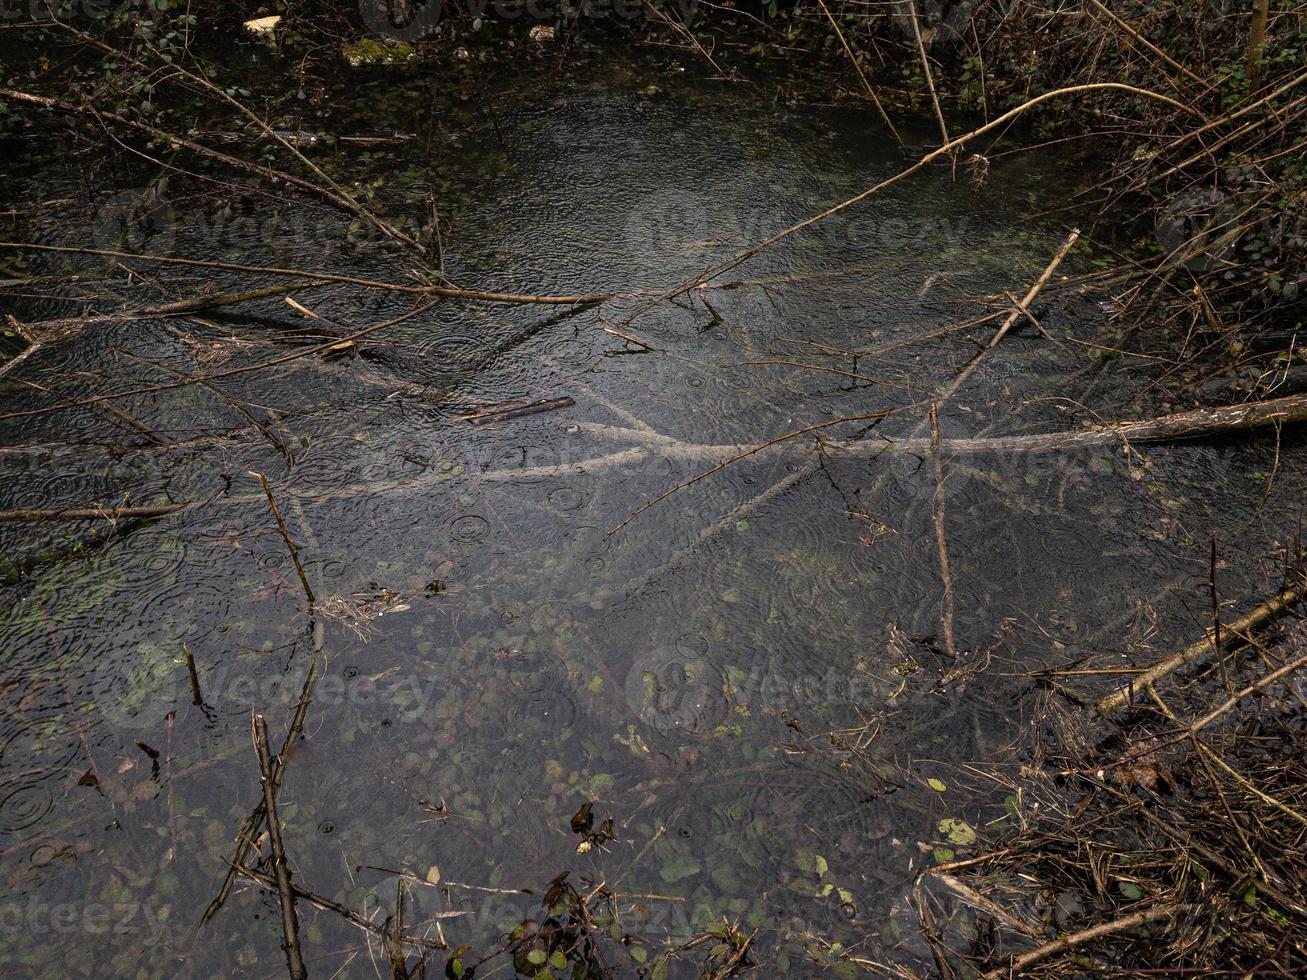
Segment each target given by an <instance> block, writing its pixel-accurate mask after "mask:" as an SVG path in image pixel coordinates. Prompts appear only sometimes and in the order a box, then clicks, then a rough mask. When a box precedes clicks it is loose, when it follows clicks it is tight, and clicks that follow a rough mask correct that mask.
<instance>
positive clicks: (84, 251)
mask: <svg viewBox="0 0 1307 980" xmlns="http://www.w3.org/2000/svg"><path fill="white" fill-rule="evenodd" d="M2 92H3V90H0V93H2ZM0 248H7V249H16V250H18V251H26V252H65V253H68V254H71V255H102V256H105V257H106V258H119V259H136V260H139V261H141V262H158V263H160V264H162V265H187V266H193V267H198V268H203V269H222V270H224V271H227V272H248V273H253V274H256V275H265V276H299V277H301V278H304V279H316V280H319V281H321V282H339V283H344V284H346V285H351V286H363V287H365V288H367V289H379V290H384V291H386V292H392V293H411V294H414V295H417V296H439V297H441V298H442V299H466V300H479V301H481V302H484V303H517V304H543V305H549V306H574V305H578V304H585V303H602V302H603V301H605V300H609V299H614V298H615V297H616V296H618V295H619V294H617V293H578V294H576V295H570V296H568V295H559V296H536V295H533V294H530V293H497V292H493V291H489V290H484V289H455V288H453V287H450V286H435V285H430V284H423V285H421V286H404V285H400V284H399V283H393V282H384V281H382V280H379V279H361V278H359V277H357V276H342V275H336V274H334V273H330V272H310V271H308V270H305V269H282V268H277V267H274V266H266V265H241V264H239V263H236V262H216V261H208V260H203V259H184V258H179V257H177V256H172V255H152V254H144V253H136V252H117V251H114V250H113V249H108V248H78V247H76V246H72V245H31V244H28V243H26V242H0Z"/></svg>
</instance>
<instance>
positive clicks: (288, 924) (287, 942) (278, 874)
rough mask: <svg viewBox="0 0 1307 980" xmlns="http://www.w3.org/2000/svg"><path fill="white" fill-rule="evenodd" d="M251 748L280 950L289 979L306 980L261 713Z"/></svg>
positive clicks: (306, 972)
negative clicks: (276, 907)
mask: <svg viewBox="0 0 1307 980" xmlns="http://www.w3.org/2000/svg"><path fill="white" fill-rule="evenodd" d="M254 748H255V749H256V750H257V752H258V754H259V780H260V782H262V784H263V809H264V812H265V813H266V814H267V816H268V840H269V842H270V844H271V846H272V870H273V875H274V877H275V878H276V880H277V894H278V896H279V897H280V900H281V928H282V933H283V936H284V939H283V942H282V949H283V950H284V951H285V953H286V965H287V967H288V968H289V969H290V975H291V978H292V980H307V978H308V975H309V973H308V970H306V969H305V968H304V956H303V954H302V953H301V952H300V936H299V918H298V917H297V916H296V914H295V893H294V892H293V891H291V887H290V869H289V868H287V867H286V845H285V842H284V841H283V840H282V837H281V818H280V816H279V815H278V813H277V790H276V778H275V774H274V773H273V771H272V757H271V754H270V753H269V751H268V723H267V722H266V721H265V720H264V718H263V715H255V716H254Z"/></svg>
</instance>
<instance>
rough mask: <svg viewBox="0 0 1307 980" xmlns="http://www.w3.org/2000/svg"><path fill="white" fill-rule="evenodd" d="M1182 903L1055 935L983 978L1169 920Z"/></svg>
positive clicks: (1015, 971)
mask: <svg viewBox="0 0 1307 980" xmlns="http://www.w3.org/2000/svg"><path fill="white" fill-rule="evenodd" d="M1181 908H1182V906H1179V905H1172V904H1169V903H1163V904H1160V905H1155V906H1153V907H1152V908H1150V909H1144V910H1143V911H1142V912H1136V913H1134V914H1133V915H1127V916H1125V917H1124V918H1120V919H1116V920H1114V921H1112V922H1103V923H1100V924H1099V925H1096V926H1090V927H1089V928H1088V929H1082V930H1080V931H1079V932H1073V933H1071V934H1069V935H1065V936H1058V938H1056V939H1054V940H1053V941H1052V942H1049V943H1045V944H1044V945H1043V946H1040V947H1039V948H1038V949H1032V950H1031V951H1030V952H1028V953H1022V954H1021V955H1020V956H1018V957H1017V958H1016V959H1015V960H1013V961H1012V964H1011V965H1010V966H1005V967H1003V968H1001V969H998V970H991V971H990V972H989V973H986V974H985V977H986V980H998V978H999V977H1010V976H1016V975H1018V974H1019V973H1020V972H1021V971H1022V970H1024V969H1025V968H1026V967H1028V966H1030V965H1032V964H1034V963H1038V962H1039V961H1040V960H1046V959H1048V958H1049V957H1050V956H1056V955H1057V954H1058V953H1061V952H1064V951H1066V950H1068V949H1072V948H1073V947H1076V946H1082V945H1084V944H1085V943H1087V942H1092V941H1093V940H1095V939H1101V938H1102V937H1103V936H1111V935H1114V934H1116V933H1118V932H1125V931H1126V930H1127V929H1136V928H1138V927H1139V926H1142V925H1146V924H1148V923H1149V922H1156V921H1157V920H1158V919H1169V918H1170V917H1171V916H1173V915H1175V914H1176V913H1177V912H1179V911H1181Z"/></svg>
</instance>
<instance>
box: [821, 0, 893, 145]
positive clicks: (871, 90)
mask: <svg viewBox="0 0 1307 980" xmlns="http://www.w3.org/2000/svg"><path fill="white" fill-rule="evenodd" d="M817 3H818V4H819V5H820V6H821V12H822V13H823V14H825V15H826V19H827V20H828V21H830V26H831V27H832V28H833V29H834V31H835V36H836V37H838V38H839V39H840V45H841V46H842V47H843V48H844V53H845V54H846V55H848V58H849V62H850V64H852V65H853V70H854V71H856V72H857V73H858V78H859V79H860V80H861V81H862V88H863V90H864V91H866V93H867V95H868V96H869V97H870V98H871V102H872V104H873V105H874V106H875V107H876V111H877V112H879V113H880V118H881V119H883V120H884V121H885V125H886V126H887V127H889V131H890V132H891V133H893V134H894V139H895V140H896V141H897V142H898V144H899V145H900V146H902V145H903V137H902V136H900V135H899V131H898V130H897V129H895V128H894V124H893V123H892V122H890V118H889V114H888V113H887V112H886V111H885V106H883V105H882V104H881V101H880V98H879V97H878V96H877V95H876V90H875V89H874V88H872V87H871V82H869V81H867V76H866V75H864V74H863V72H862V65H860V64H858V59H857V57H856V56H855V55H854V54H853V49H852V48H850V47H849V42H848V41H846V40H844V32H843V31H842V30H840V25H839V24H838V23H836V21H835V18H834V17H832V16H831V12H830V9H829V8H828V7H827V6H826V0H817Z"/></svg>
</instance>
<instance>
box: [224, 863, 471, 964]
mask: <svg viewBox="0 0 1307 980" xmlns="http://www.w3.org/2000/svg"><path fill="white" fill-rule="evenodd" d="M236 871H238V872H239V873H240V874H243V875H244V876H245V877H246V878H249V879H250V881H253V882H255V883H257V884H260V885H262V886H263V887H264V888H267V889H269V890H270V891H276V890H277V879H276V878H273V877H272V876H271V875H265V874H260V873H259V872H257V871H255V870H254V869H253V868H247V867H245V866H244V865H241V866H238V867H237V868H236ZM290 890H291V891H292V892H293V893H294V895H295V897H296V898H302V899H304V901H306V902H308V903H309V904H310V905H313V906H315V907H317V908H319V909H321V910H322V911H324V912H335V913H336V914H337V915H339V916H340V917H341V918H343V919H345V920H346V921H347V922H350V923H352V924H353V925H356V926H358V927H359V928H360V929H363V930H365V931H367V932H370V933H372V935H374V936H377V937H379V938H381V939H385V938H386V937H387V933H386V931H385V930H384V929H383V928H382V927H381V926H379V925H377V924H376V923H375V922H373V921H372V920H371V919H368V918H366V917H365V916H363V915H360V914H359V913H358V912H355V911H354V910H353V909H351V908H348V907H346V906H344V905H341V904H340V903H339V902H333V901H332V900H331V899H329V898H324V897H323V896H321V895H318V894H317V893H315V892H311V891H309V890H308V889H307V888H304V887H302V886H300V885H297V884H295V882H293V881H292V882H291V883H290ZM471 914H472V913H471V912H458V911H454V912H436V913H433V914H432V915H431V916H430V918H432V919H461V918H462V917H464V916H466V915H471ZM400 941H401V942H405V943H408V944H409V945H412V946H418V947H421V948H423V949H448V948H449V944H448V943H442V942H441V941H440V940H439V939H426V938H424V937H420V936H413V935H407V934H406V935H403V936H400Z"/></svg>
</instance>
